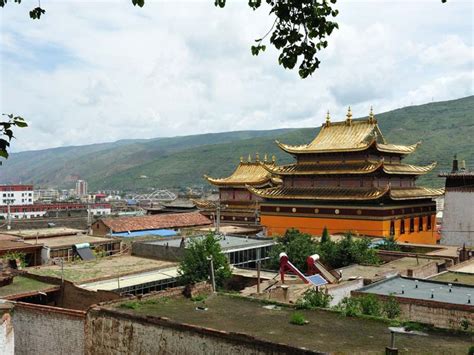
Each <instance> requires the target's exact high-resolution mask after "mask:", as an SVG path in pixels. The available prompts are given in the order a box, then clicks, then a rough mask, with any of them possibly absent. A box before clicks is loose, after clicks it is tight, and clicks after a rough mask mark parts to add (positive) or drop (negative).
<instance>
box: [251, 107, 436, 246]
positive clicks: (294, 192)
mask: <svg viewBox="0 0 474 355" xmlns="http://www.w3.org/2000/svg"><path fill="white" fill-rule="evenodd" d="M277 144H278V146H279V147H280V148H281V149H282V150H283V151H285V152H286V153H288V154H291V155H292V156H293V157H294V158H295V160H296V162H295V163H293V164H290V165H283V166H277V165H276V164H262V167H264V168H265V170H266V171H267V172H268V173H270V174H273V175H276V176H279V177H281V179H282V184H281V185H278V186H273V187H262V186H255V185H253V186H248V190H249V191H250V192H252V193H253V194H254V195H255V196H257V197H258V198H259V199H261V201H260V202H259V204H260V218H261V224H262V225H263V226H265V227H266V230H267V234H268V235H270V236H271V235H280V234H283V233H284V232H285V231H286V230H287V229H289V228H296V229H299V230H300V231H302V232H306V233H310V234H313V235H318V234H321V233H322V230H323V228H324V227H327V228H328V229H329V231H330V232H331V233H344V232H347V231H352V232H354V233H358V234H361V235H367V236H374V237H388V236H390V235H393V236H394V237H395V238H396V239H397V241H399V242H413V243H427V244H436V243H438V242H439V240H438V239H439V237H438V235H437V233H436V232H435V215H436V203H435V202H433V198H435V197H437V196H440V195H442V194H443V189H432V188H426V187H418V186H416V185H415V182H416V179H417V177H419V176H420V175H423V174H426V173H427V172H429V171H431V170H432V169H433V168H434V167H435V166H436V163H432V164H429V165H427V166H415V165H411V164H404V163H402V160H403V158H404V157H406V156H407V155H408V154H411V153H413V152H414V151H415V150H416V148H417V146H418V145H419V143H417V144H413V145H408V146H406V145H395V144H389V143H387V142H386V140H385V139H384V137H383V135H382V132H381V131H380V128H379V126H378V124H377V120H376V118H375V117H374V114H373V112H372V109H371V112H370V115H369V117H368V119H364V120H353V119H352V112H351V110H350V108H349V111H348V113H347V118H346V120H345V121H342V122H331V120H330V116H329V113H328V115H327V117H326V122H325V123H324V124H323V126H322V128H321V130H320V132H319V134H318V135H317V136H316V138H315V139H314V140H313V141H312V142H311V143H309V144H305V145H299V146H291V145H287V144H283V143H280V142H277Z"/></svg>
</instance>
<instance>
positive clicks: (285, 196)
mask: <svg viewBox="0 0 474 355" xmlns="http://www.w3.org/2000/svg"><path fill="white" fill-rule="evenodd" d="M247 188H248V190H249V191H250V192H252V193H253V194H255V195H257V196H260V197H263V198H266V199H277V200H324V201H343V200H345V201H367V200H376V199H379V198H381V197H383V196H384V195H387V194H388V196H389V197H390V198H391V199H393V200H412V199H426V198H435V197H438V196H441V195H442V194H443V193H444V189H431V188H426V187H408V188H407V187H400V188H398V187H396V188H395V187H394V188H391V187H390V185H386V186H385V187H379V188H376V187H372V188H362V187H360V188H359V187H358V188H344V187H305V188H295V187H284V186H277V187H271V188H266V189H258V188H254V187H251V186H248V187H247Z"/></svg>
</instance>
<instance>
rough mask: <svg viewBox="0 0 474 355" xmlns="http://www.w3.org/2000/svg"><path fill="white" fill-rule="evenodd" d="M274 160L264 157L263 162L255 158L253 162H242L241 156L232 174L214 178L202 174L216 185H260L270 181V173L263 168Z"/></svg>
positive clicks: (272, 163) (270, 164)
mask: <svg viewBox="0 0 474 355" xmlns="http://www.w3.org/2000/svg"><path fill="white" fill-rule="evenodd" d="M274 165H275V162H274V161H272V162H267V161H266V159H265V161H264V162H262V163H261V162H260V161H259V160H256V161H255V162H252V161H250V156H249V161H247V162H244V161H243V158H241V161H240V164H239V165H237V168H236V169H235V170H234V172H233V173H232V175H230V176H228V177H226V178H221V179H215V178H211V177H209V176H207V175H204V178H205V179H206V180H207V181H209V182H210V183H211V184H213V185H217V186H226V185H227V186H228V185H232V186H242V187H244V186H245V185H252V186H262V185H265V184H267V183H269V182H271V179H272V174H271V173H270V172H269V171H268V170H267V169H266V168H265V166H274Z"/></svg>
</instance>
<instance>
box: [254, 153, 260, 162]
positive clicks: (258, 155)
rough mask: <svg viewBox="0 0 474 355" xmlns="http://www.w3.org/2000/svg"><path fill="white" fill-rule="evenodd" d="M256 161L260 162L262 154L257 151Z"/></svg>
mask: <svg viewBox="0 0 474 355" xmlns="http://www.w3.org/2000/svg"><path fill="white" fill-rule="evenodd" d="M255 161H256V162H259V161H260V154H258V152H257V153H255Z"/></svg>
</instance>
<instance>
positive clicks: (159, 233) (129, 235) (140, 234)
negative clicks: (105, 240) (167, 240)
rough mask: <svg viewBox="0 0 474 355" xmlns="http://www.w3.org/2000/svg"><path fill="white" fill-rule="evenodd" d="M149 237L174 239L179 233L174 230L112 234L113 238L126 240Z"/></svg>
mask: <svg viewBox="0 0 474 355" xmlns="http://www.w3.org/2000/svg"><path fill="white" fill-rule="evenodd" d="M147 235H155V236H158V237H173V236H175V235H178V233H177V232H176V231H174V230H172V229H149V230H144V231H134V232H120V233H112V236H113V237H125V238H135V237H143V236H147Z"/></svg>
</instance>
